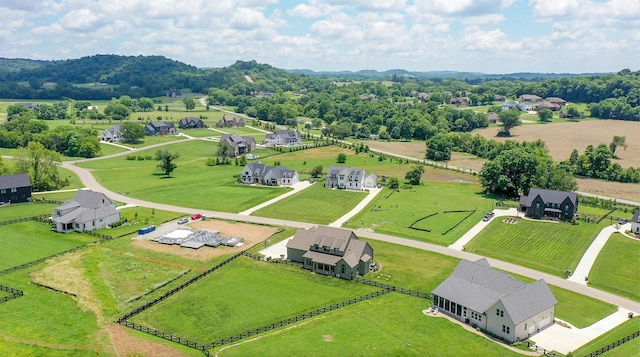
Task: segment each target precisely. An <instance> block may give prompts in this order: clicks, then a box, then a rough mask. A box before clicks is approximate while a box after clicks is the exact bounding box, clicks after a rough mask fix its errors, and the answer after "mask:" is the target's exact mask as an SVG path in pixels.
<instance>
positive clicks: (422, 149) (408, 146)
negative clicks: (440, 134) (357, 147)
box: [364, 140, 427, 160]
mask: <svg viewBox="0 0 640 357" xmlns="http://www.w3.org/2000/svg"><path fill="white" fill-rule="evenodd" d="M364 144H365V145H367V146H369V148H371V149H375V150H381V151H386V152H392V153H394V154H398V155H403V156H409V157H415V158H416V159H419V160H422V159H424V157H425V155H426V154H427V144H426V143H425V142H424V141H406V142H405V141H379V140H367V141H365V142H364Z"/></svg>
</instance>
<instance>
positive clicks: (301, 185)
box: [238, 181, 313, 216]
mask: <svg viewBox="0 0 640 357" xmlns="http://www.w3.org/2000/svg"><path fill="white" fill-rule="evenodd" d="M311 185H313V184H312V183H310V182H309V181H300V182H298V183H296V184H293V185H291V188H293V190H289V192H287V193H283V194H281V195H280V196H278V197H276V198H272V199H270V200H269V201H267V202H263V203H261V204H259V205H257V206H254V207H251V208H249V209H248V210H246V211H242V212H240V213H238V214H240V215H243V216H248V215H250V214H252V213H253V212H255V211H257V210H259V209H261V208H264V207H267V206H269V205H270V204H272V203H275V202H278V201H280V200H282V199H284V198H287V197H289V196H291V195H293V194H295V193H297V192H300V191H302V190H304V189H305V188H307V187H309V186H311Z"/></svg>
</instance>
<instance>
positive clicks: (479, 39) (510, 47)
mask: <svg viewBox="0 0 640 357" xmlns="http://www.w3.org/2000/svg"><path fill="white" fill-rule="evenodd" d="M463 40H464V43H465V47H464V48H465V49H467V50H476V51H477V50H479V51H519V50H522V49H523V47H524V41H523V40H521V41H509V39H508V38H507V35H506V34H505V33H504V32H502V31H500V30H497V29H496V30H490V31H482V30H471V31H467V32H465V34H464V39H463Z"/></svg>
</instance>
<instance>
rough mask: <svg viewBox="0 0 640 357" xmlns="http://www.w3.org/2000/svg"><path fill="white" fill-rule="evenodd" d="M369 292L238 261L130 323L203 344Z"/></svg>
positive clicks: (296, 270)
mask: <svg viewBox="0 0 640 357" xmlns="http://www.w3.org/2000/svg"><path fill="white" fill-rule="evenodd" d="M375 290H376V289H375V288H373V287H371V286H368V285H364V284H357V283H353V282H349V281H346V280H342V279H330V278H327V277H326V276H322V275H315V274H311V273H310V272H309V271H307V270H304V269H301V268H298V267H294V266H286V265H279V264H277V265H276V264H270V263H265V262H259V261H255V260H252V259H249V258H244V257H240V258H238V259H237V260H235V261H234V262H232V263H230V264H229V265H228V266H225V267H224V268H222V269H221V270H219V271H216V272H214V273H212V274H211V275H209V276H207V277H206V278H204V279H203V280H202V281H201V282H199V283H198V284H196V285H193V287H191V288H189V289H188V290H185V291H182V292H180V293H178V294H176V295H174V296H172V297H170V298H169V299H167V300H165V301H164V302H162V303H160V304H158V305H156V306H154V307H153V308H151V309H149V310H146V311H144V312H142V313H141V314H140V315H137V316H135V317H133V318H132V320H133V321H134V322H136V323H140V324H142V325H145V326H149V327H153V328H156V329H159V330H162V331H165V332H168V333H171V334H174V335H178V336H181V337H183V338H187V339H190V340H192V341H201V342H204V343H208V342H211V341H214V340H216V339H219V338H224V337H227V336H231V335H234V334H237V333H241V332H244V331H246V330H248V329H251V328H257V327H260V326H263V325H267V324H269V323H272V322H276V321H279V320H281V319H285V318H289V317H293V316H296V315H298V314H300V313H304V312H306V311H312V310H315V309H317V308H320V307H323V306H327V305H331V304H334V303H337V302H340V301H343V300H347V299H349V298H353V297H356V296H360V295H364V294H367V293H370V292H373V291H375ZM293 291H295V294H292V293H291V292H293Z"/></svg>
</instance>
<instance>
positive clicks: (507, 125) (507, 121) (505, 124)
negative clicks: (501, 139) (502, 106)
mask: <svg viewBox="0 0 640 357" xmlns="http://www.w3.org/2000/svg"><path fill="white" fill-rule="evenodd" d="M498 118H499V119H500V122H502V130H501V133H502V135H503V136H511V131H510V130H511V129H512V128H513V127H515V126H518V125H520V124H521V122H520V111H519V110H516V109H510V110H503V111H501V112H500V114H498Z"/></svg>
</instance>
